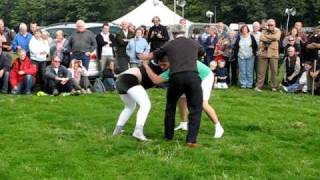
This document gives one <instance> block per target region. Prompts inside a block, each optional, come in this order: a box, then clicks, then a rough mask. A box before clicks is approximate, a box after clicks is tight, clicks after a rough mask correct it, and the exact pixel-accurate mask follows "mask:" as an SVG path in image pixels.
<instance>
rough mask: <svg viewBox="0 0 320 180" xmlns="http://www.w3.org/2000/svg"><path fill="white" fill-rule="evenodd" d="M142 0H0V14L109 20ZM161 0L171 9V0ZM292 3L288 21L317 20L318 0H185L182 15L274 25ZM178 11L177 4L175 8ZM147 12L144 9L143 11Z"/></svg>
mask: <svg viewBox="0 0 320 180" xmlns="http://www.w3.org/2000/svg"><path fill="white" fill-rule="evenodd" d="M143 1H144V0H117V1H114V0H90V1H89V0H14V1H13V0H1V1H0V17H2V18H3V19H4V20H5V22H6V23H7V24H8V25H9V26H14V27H15V26H17V25H18V23H19V22H31V21H36V22H38V23H39V24H41V25H48V24H52V23H57V22H66V21H76V20H77V19H79V18H81V19H84V20H86V21H107V20H109V21H112V20H114V19H117V18H119V17H121V16H122V15H124V14H126V13H128V12H129V11H131V10H133V9H134V8H136V7H137V6H138V5H139V4H141V3H142V2H143ZM163 2H164V3H165V4H166V5H167V6H169V7H170V8H171V9H173V1H172V0H163ZM288 7H289V8H290V7H295V8H296V9H297V14H296V16H294V17H292V21H291V22H292V23H293V22H294V21H297V20H301V21H303V22H304V23H305V25H307V26H315V25H318V21H320V0H228V1H223V0H215V1H212V0H187V6H186V7H185V17H186V18H187V19H190V20H192V21H194V22H208V19H207V17H206V16H205V12H206V11H207V10H210V11H213V12H214V10H215V9H216V19H217V21H224V22H225V23H226V24H229V23H231V22H239V21H243V22H247V23H252V22H253V21H256V20H261V19H266V18H271V17H272V18H275V19H276V20H277V22H278V25H281V24H285V21H286V18H287V16H286V15H285V14H284V10H285V9H286V8H288ZM177 10H178V13H181V8H177ZM146 13H148V12H146Z"/></svg>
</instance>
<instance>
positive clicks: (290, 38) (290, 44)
mask: <svg viewBox="0 0 320 180" xmlns="http://www.w3.org/2000/svg"><path fill="white" fill-rule="evenodd" d="M286 38H287V39H286V41H288V43H286V46H284V56H288V53H287V52H288V48H289V47H294V49H295V52H296V55H300V53H301V46H300V44H297V43H296V41H295V38H296V37H294V36H291V35H290V36H287V37H286Z"/></svg>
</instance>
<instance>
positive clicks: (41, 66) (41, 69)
mask: <svg viewBox="0 0 320 180" xmlns="http://www.w3.org/2000/svg"><path fill="white" fill-rule="evenodd" d="M32 63H33V64H35V65H36V66H37V70H38V71H37V75H36V81H37V82H36V85H38V86H39V87H41V90H44V86H45V85H44V84H45V82H44V81H45V77H44V74H45V73H46V67H47V61H35V60H32Z"/></svg>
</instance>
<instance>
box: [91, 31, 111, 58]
mask: <svg viewBox="0 0 320 180" xmlns="http://www.w3.org/2000/svg"><path fill="white" fill-rule="evenodd" d="M109 39H110V41H111V44H110V46H111V47H112V52H113V56H114V55H115V52H114V49H113V47H114V46H115V45H116V38H115V37H114V35H113V34H111V33H110V34H109ZM96 40H97V57H98V59H101V53H102V47H103V46H104V45H106V44H108V42H105V41H104V39H103V37H102V35H101V33H99V34H98V35H97V36H96Z"/></svg>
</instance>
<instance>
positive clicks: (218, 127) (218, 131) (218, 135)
mask: <svg viewBox="0 0 320 180" xmlns="http://www.w3.org/2000/svg"><path fill="white" fill-rule="evenodd" d="M223 133H224V130H223V128H222V126H221V125H216V127H215V133H214V138H216V139H218V138H221V137H222V135H223Z"/></svg>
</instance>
